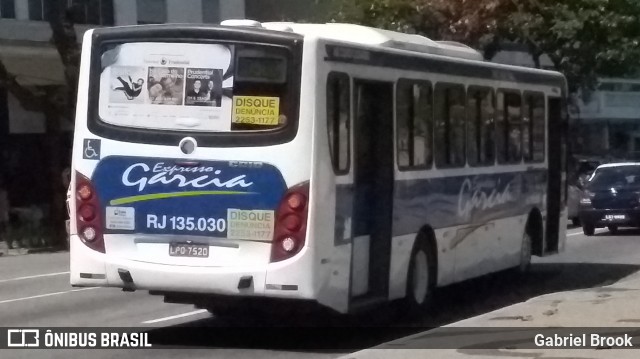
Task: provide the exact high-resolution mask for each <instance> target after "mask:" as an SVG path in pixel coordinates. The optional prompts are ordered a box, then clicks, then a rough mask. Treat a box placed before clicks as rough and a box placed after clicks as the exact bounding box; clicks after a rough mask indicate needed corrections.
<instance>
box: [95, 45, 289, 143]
mask: <svg viewBox="0 0 640 359" xmlns="http://www.w3.org/2000/svg"><path fill="white" fill-rule="evenodd" d="M290 58H291V54H290V52H289V51H288V50H287V49H286V48H282V47H277V46H263V45H248V44H229V43H220V44H211V43H163V42H131V43H124V44H123V43H118V44H108V45H104V46H103V48H102V51H101V57H100V63H101V69H100V71H101V72H100V91H99V92H100V93H99V118H100V120H101V121H103V122H104V123H107V124H109V125H114V126H118V127H131V128H137V129H149V130H166V131H187V132H197V133H207V132H209V133H210V132H247V131H249V132H254V131H271V130H276V129H279V128H282V127H284V126H286V125H287V124H288V123H289V122H291V121H292V120H293V118H292V116H293V113H288V109H289V108H291V107H290V106H287V102H289V101H293V99H290V98H288V96H290V95H289V94H291V93H293V91H291V89H289V83H290V82H291V81H290V79H289V77H290V75H289V74H290V72H289V71H288V69H289V65H288V64H289V62H290Z"/></svg>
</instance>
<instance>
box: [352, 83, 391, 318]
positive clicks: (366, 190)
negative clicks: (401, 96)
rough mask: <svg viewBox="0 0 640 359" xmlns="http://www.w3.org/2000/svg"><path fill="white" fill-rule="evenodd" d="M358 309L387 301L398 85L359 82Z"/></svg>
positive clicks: (354, 275) (355, 291)
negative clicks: (394, 102) (395, 100)
mask: <svg viewBox="0 0 640 359" xmlns="http://www.w3.org/2000/svg"><path fill="white" fill-rule="evenodd" d="M353 100H354V108H355V117H354V118H355V120H354V132H353V133H354V176H355V177H354V187H355V190H354V195H355V197H354V202H353V203H354V208H353V227H352V228H353V246H352V260H351V273H352V274H351V298H352V300H351V301H350V302H351V305H352V306H360V305H361V304H364V303H371V302H372V300H373V302H377V300H386V299H387V297H388V284H389V265H390V259H391V219H392V206H393V202H392V198H393V84H392V83H389V82H380V81H365V80H355V91H354V99H353Z"/></svg>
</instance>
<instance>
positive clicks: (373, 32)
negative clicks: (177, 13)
mask: <svg viewBox="0 0 640 359" xmlns="http://www.w3.org/2000/svg"><path fill="white" fill-rule="evenodd" d="M220 25H222V26H240V27H248V28H257V29H265V30H272V31H282V32H289V33H296V34H299V35H302V36H304V37H307V36H309V37H316V38H320V39H326V40H334V41H339V42H345V43H352V44H354V45H362V46H365V47H378V48H383V49H388V50H391V51H394V50H395V51H401V52H405V53H406V52H412V53H414V54H416V53H417V54H425V55H435V56H440V57H448V58H452V59H456V60H457V61H461V62H470V63H478V62H479V63H482V65H483V66H486V67H488V68H495V69H503V70H510V71H518V72H524V73H531V74H541V75H543V74H544V75H548V76H552V77H560V78H564V76H563V75H562V74H561V73H559V72H557V71H550V70H543V69H537V68H532V67H524V66H517V65H508V64H500V63H494V62H489V61H485V60H484V56H483V55H482V54H481V53H480V52H478V51H477V50H475V49H473V48H471V47H469V46H467V45H465V44H462V43H459V42H454V41H435V40H432V39H429V38H427V37H425V36H422V35H416V34H406V33H401V32H397V31H391V30H383V29H378V28H374V27H368V26H363V25H356V24H345V23H325V24H317V23H316V24H314V23H295V22H263V23H261V22H258V21H254V20H225V21H223V22H221V24H220Z"/></svg>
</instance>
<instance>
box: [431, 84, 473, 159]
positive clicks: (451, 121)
mask: <svg viewBox="0 0 640 359" xmlns="http://www.w3.org/2000/svg"><path fill="white" fill-rule="evenodd" d="M434 106H435V127H436V128H435V150H436V151H435V155H436V165H437V166H439V167H462V166H464V164H465V157H466V156H465V138H466V137H465V89H464V86H462V85H454V84H443V83H439V84H437V85H436V89H435V94H434Z"/></svg>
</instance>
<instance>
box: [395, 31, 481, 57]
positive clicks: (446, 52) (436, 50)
mask: <svg viewBox="0 0 640 359" xmlns="http://www.w3.org/2000/svg"><path fill="white" fill-rule="evenodd" d="M413 36H418V35H413ZM420 37H422V36H420ZM412 40H414V41H404V39H403V40H389V41H387V42H385V43H384V44H382V45H383V46H386V47H390V48H394V49H399V50H406V51H414V52H422V53H427V54H433V55H441V56H450V57H458V58H463V59H467V60H476V61H482V60H483V59H484V58H483V56H482V54H481V53H479V52H478V51H476V50H474V49H472V48H471V47H468V46H466V45H464V44H461V43H458V42H453V41H432V40H430V39H427V38H426V37H425V38H424V40H425V41H424V42H422V43H421V42H420V41H415V40H416V38H412Z"/></svg>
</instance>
